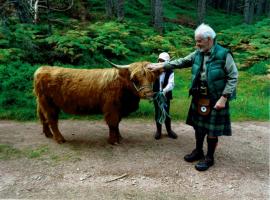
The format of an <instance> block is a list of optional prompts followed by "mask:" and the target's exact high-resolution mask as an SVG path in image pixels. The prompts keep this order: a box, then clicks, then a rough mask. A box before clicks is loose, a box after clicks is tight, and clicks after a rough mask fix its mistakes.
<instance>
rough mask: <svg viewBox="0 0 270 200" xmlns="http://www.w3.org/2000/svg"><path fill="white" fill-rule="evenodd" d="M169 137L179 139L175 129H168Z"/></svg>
mask: <svg viewBox="0 0 270 200" xmlns="http://www.w3.org/2000/svg"><path fill="white" fill-rule="evenodd" d="M168 137H170V138H172V139H177V135H176V133H175V132H174V131H172V130H171V131H168Z"/></svg>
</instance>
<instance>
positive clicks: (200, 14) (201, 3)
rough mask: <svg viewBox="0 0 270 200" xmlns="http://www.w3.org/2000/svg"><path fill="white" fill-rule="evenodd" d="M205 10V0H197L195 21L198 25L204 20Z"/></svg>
mask: <svg viewBox="0 0 270 200" xmlns="http://www.w3.org/2000/svg"><path fill="white" fill-rule="evenodd" d="M205 10H206V0H198V5H197V23H198V25H199V24H201V23H203V22H204V18H205Z"/></svg>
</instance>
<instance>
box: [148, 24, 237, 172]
mask: <svg viewBox="0 0 270 200" xmlns="http://www.w3.org/2000/svg"><path fill="white" fill-rule="evenodd" d="M195 41H196V47H197V50H196V51H194V52H193V53H191V54H189V55H188V56H186V57H184V58H180V59H176V60H172V61H169V62H163V63H153V64H150V65H149V68H150V69H152V70H156V69H160V68H164V70H167V69H174V68H185V67H192V70H191V73H192V82H191V88H190V90H189V94H190V95H192V101H191V105H190V109H189V112H188V117H187V121H186V123H187V124H188V125H191V126H193V128H194V130H195V139H196V148H195V149H194V150H193V151H192V152H191V153H190V154H187V155H186V156H185V157H184V159H185V161H187V162H194V161H198V160H200V161H199V162H198V163H197V164H196V165H195V168H196V169H197V170H198V171H205V170H207V169H208V168H209V167H211V166H212V165H214V152H215V149H216V146H217V144H218V136H223V135H226V136H230V135H231V134H232V133H231V121H230V112H229V100H231V99H234V98H235V97H236V85H237V79H238V71H237V68H236V65H235V62H234V60H233V57H232V54H231V52H230V51H229V50H228V49H226V48H223V47H222V46H220V45H218V44H217V43H216V33H215V32H214V30H213V29H212V28H211V27H210V26H208V25H206V24H201V25H200V26H199V27H198V28H197V29H196V30H195ZM205 135H207V144H208V145H207V147H208V150H207V154H206V156H205V155H204V152H203V142H204V138H205Z"/></svg>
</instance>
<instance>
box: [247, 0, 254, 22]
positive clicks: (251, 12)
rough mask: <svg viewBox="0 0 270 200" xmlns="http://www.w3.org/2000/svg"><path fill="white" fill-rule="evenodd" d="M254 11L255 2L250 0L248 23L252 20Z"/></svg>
mask: <svg viewBox="0 0 270 200" xmlns="http://www.w3.org/2000/svg"><path fill="white" fill-rule="evenodd" d="M254 11H255V2H254V0H250V6H249V19H248V21H249V24H251V23H252V22H253V18H254Z"/></svg>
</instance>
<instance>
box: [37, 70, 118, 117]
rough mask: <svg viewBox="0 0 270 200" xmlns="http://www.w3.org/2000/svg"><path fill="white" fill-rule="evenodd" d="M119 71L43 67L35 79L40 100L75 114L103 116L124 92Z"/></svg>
mask: <svg viewBox="0 0 270 200" xmlns="http://www.w3.org/2000/svg"><path fill="white" fill-rule="evenodd" d="M121 84H122V83H121V81H120V80H119V79H118V71H117V70H116V69H69V68H61V67H49V66H45V67H40V68H39V69H38V70H37V71H36V72H35V75H34V90H35V93H36V95H37V97H38V98H40V99H41V98H43V99H46V101H47V102H49V103H51V104H53V105H52V106H57V107H58V108H60V109H61V110H63V111H65V112H67V113H71V114H91V113H93V114H94V113H101V112H102V106H103V105H104V104H105V103H106V101H110V99H111V98H112V97H114V98H115V97H116V98H117V95H120V94H118V93H119V92H121V87H122V86H121Z"/></svg>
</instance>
